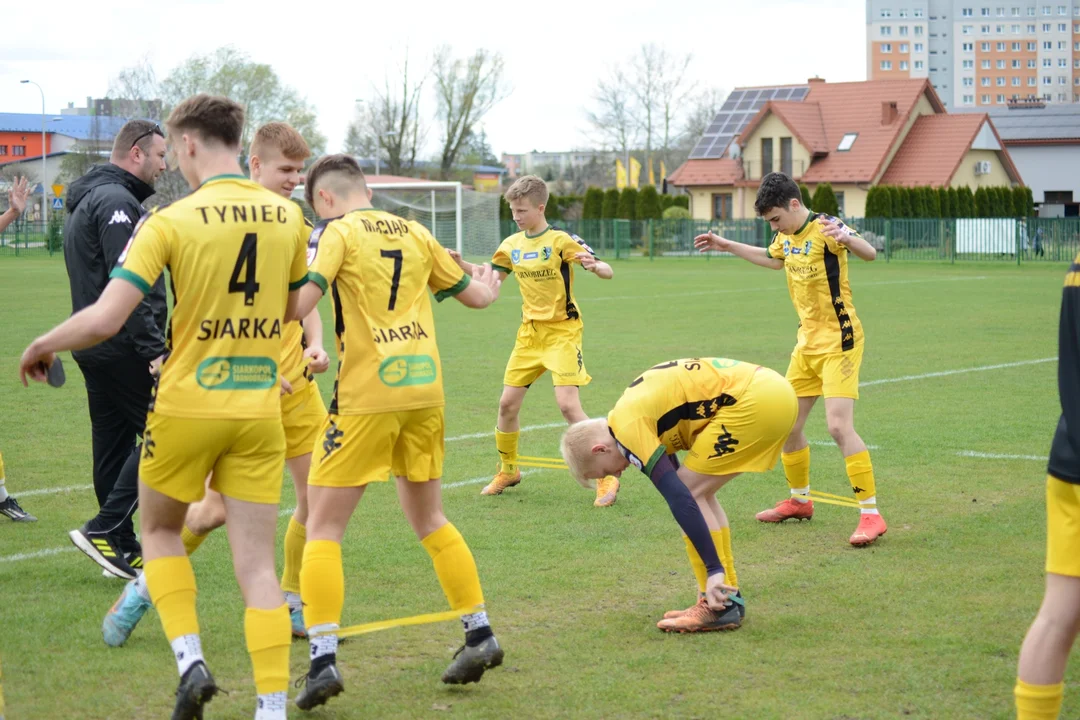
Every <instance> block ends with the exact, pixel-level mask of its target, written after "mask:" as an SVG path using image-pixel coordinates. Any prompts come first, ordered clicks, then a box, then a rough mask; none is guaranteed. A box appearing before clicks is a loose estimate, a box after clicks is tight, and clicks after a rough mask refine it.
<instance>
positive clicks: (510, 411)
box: [499, 395, 521, 417]
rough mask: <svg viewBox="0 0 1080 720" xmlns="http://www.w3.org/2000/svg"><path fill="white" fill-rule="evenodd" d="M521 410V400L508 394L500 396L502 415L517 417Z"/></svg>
mask: <svg viewBox="0 0 1080 720" xmlns="http://www.w3.org/2000/svg"><path fill="white" fill-rule="evenodd" d="M519 410H521V400H519V399H518V398H515V397H507V396H506V395H503V396H502V397H501V398H499V416H500V417H517V414H518V411H519Z"/></svg>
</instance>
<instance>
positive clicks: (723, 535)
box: [712, 527, 739, 587]
mask: <svg viewBox="0 0 1080 720" xmlns="http://www.w3.org/2000/svg"><path fill="white" fill-rule="evenodd" d="M712 536H713V543H715V544H716V552H718V553H719V554H720V562H722V563H724V572H725V573H726V575H727V578H726V580H727V584H728V585H734V586H735V587H739V576H738V575H736V574H735V556H734V555H733V554H732V552H731V528H729V527H722V528H720V529H719V530H714V531H713V534H712ZM721 548H723V549H721Z"/></svg>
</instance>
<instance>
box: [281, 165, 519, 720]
mask: <svg viewBox="0 0 1080 720" xmlns="http://www.w3.org/2000/svg"><path fill="white" fill-rule="evenodd" d="M305 193H306V197H307V201H308V204H310V205H311V206H312V207H313V208H314V209H315V212H316V213H318V215H319V217H321V218H324V219H326V220H325V221H324V222H322V223H320V224H318V225H317V226H316V227H315V231H314V233H312V244H313V246H314V248H315V255H314V258H313V259H312V260H311V263H310V266H309V278H310V280H311V282H310V283H309V284H308V285H305V286H304V287H303V289H302V290H301V291H300V302H299V306H298V308H297V312H298V313H301V314H303V313H304V312H306V311H307V310H308V309H310V308H312V307H314V306H315V304H316V303H317V302H318V301H319V298H320V297H322V295H323V293H325V292H327V291H332V292H333V294H334V297H335V314H336V316H337V317H336V322H335V327H336V328H337V332H338V335H339V338H338V347H339V349H342V358H341V365H340V366H339V369H338V377H337V382H336V383H335V386H334V398H333V400H332V401H331V403H330V413H329V415H328V416H327V418H326V422H325V424H324V426H323V433H322V435H323V441H322V443H321V444H319V445H317V446H316V452H315V456H314V458H313V460H312V466H311V475H310V477H309V478H308V507H309V515H308V531H307V538H308V541H307V545H305V546H304V563H303V566H302V568H301V570H300V587H301V594H302V595H303V597H304V620H305V622H306V624H307V630H308V635H309V636H310V638H311V668H310V670H309V671H308V674H307V676H306V678H305V681H306V685H305V688H304V690H303V691H302V692H301V693H300V695H299V696H298V697H297V698H296V704H297V705H298V706H299V707H300V708H302V709H304V710H309V709H311V708H312V707H315V706H317V705H321V704H323V703H325V702H326V701H327V700H328V699H329V698H331V697H333V696H334V695H337V694H338V693H340V692H342V690H343V689H344V684H343V680H342V677H341V674H340V673H339V672H338V669H337V666H336V657H337V656H336V653H337V641H338V638H337V635H336V634H335V632H336V630H337V629H338V628H339V627H340V622H341V610H342V606H343V604H344V601H345V577H344V569H343V568H342V562H341V541H342V537H343V536H344V534H345V527H346V526H347V525H348V522H349V518H350V517H351V516H352V514H353V511H354V509H355V508H356V505H357V503H358V502H359V501H360V498H361V497H362V496H363V494H364V489H365V488H366V487H367V485H368V483H371V482H380V481H386V480H388V479H389V477H390V475H391V474H393V476H394V477H395V478H396V482H397V491H398V499H399V501H400V502H401V507H402V510H403V511H404V512H405V517H406V518H407V519H408V521H409V524H410V525H411V526H412V528H413V531H414V532H415V533H416V536H417V538H419V539H420V541H421V543H422V544H423V546H424V549H425V550H427V551H428V553H429V554H430V555H431V559H432V562H433V564H434V566H435V573H436V575H437V576H438V578H439V582H440V584H441V585H442V588H443V592H444V593H445V594H446V598H447V600H448V601H449V603H450V606H451V607H452V608H453V609H455V610H461V611H462V612H463V613H466V614H464V615H463V616H462V619H463V622H464V623H465V630H466V644H465V647H464V648H462V650H461V651H459V653H458V654H457V655H456V656H455V660H454V662H453V664H452V665H451V666H450V667H449V668H448V669H447V671H446V672H445V673H444V674H443V678H442V679H443V682H446V683H467V682H475V681H478V680H479V679H480V676H481V675H483V673H484V670H485V669H487V668H490V667H495V666H496V665H499V664H500V663H502V658H503V651H502V649H501V648H500V647H499V644H498V642H496V640H495V636H494V635H493V634H492V632H491V627H490V625H489V623H488V620H487V615H486V613H485V612H484V611H483V607H482V606H483V604H484V595H483V591H482V590H481V588H480V579H479V576H478V575H477V571H476V563H475V562H474V561H473V557H472V553H471V552H470V551H469V546H468V545H466V544H465V540H464V539H463V538H462V537H461V534H460V533H459V532H458V531H457V529H456V528H454V526H453V525H452V524H450V522H448V521H447V519H446V516H445V515H444V514H443V511H442V499H441V484H440V478H441V476H442V464H443V406H444V404H445V400H444V397H443V378H442V367H441V363H440V361H439V349H438V346H437V345H436V343H435V324H434V320H433V318H432V313H431V299H430V297H429V295H428V290H429V289H430V290H431V291H432V292H434V293H435V297H436V299H438V300H442V299H445V298H447V297H454V298H455V299H457V300H458V301H459V302H461V303H462V304H463V305H465V306H466V307H472V308H484V307H487V306H488V305H490V304H491V303H492V301H494V299H495V298H496V297H497V296H498V288H499V281H498V279H497V278H496V277H495V274H494V273H493V272H492V270H491V268H490V267H487V266H485V267H483V268H481V269H479V270H478V271H477V272H476V274H475V276H474V278H473V280H472V282H470V278H469V277H468V276H466V275H465V274H464V273H463V272H462V271H461V269H460V268H459V267H458V266H457V265H455V264H454V262H453V261H452V260H451V258H450V256H449V255H448V254H447V253H446V251H445V250H444V249H443V248H442V247H441V246H440V245H439V244H438V242H437V241H436V240H435V238H434V237H432V235H431V233H429V232H428V231H427V230H426V229H425V228H424V227H423V226H422V225H420V224H418V223H415V222H411V221H408V220H404V219H402V218H399V217H397V216H395V215H391V214H390V213H387V212H383V211H381V210H376V209H374V208H373V207H372V206H371V201H370V200H371V191H370V190H369V189H368V187H367V183H366V181H365V179H364V173H363V172H362V171H361V170H360V166H359V165H357V163H356V161H355V160H354V159H353V158H352V157H350V156H348V155H329V156H326V157H324V158H321V159H320V160H318V161H317V162H316V163H315V164H314V165H312V166H311V168H310V169H309V170H308V172H307V180H306V185H305ZM330 218H333V219H330Z"/></svg>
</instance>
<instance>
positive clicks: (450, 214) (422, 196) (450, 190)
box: [293, 181, 502, 257]
mask: <svg viewBox="0 0 1080 720" xmlns="http://www.w3.org/2000/svg"><path fill="white" fill-rule="evenodd" d="M368 187H370V188H371V191H372V195H371V204H372V205H374V206H375V207H377V208H379V209H380V210H386V211H387V212H391V213H394V214H395V215H398V216H399V217H403V218H405V219H407V220H415V221H416V222H418V223H420V224H421V225H423V226H424V227H426V228H427V229H428V230H430V231H431V234H432V235H434V236H435V239H436V240H438V241H439V244H441V245H442V246H443V247H448V248H454V249H456V250H457V251H458V252H460V253H462V254H463V255H466V256H470V255H479V256H487V257H490V256H491V254H492V253H493V252H495V248H497V247H498V246H499V242H501V241H502V238H501V237H500V236H499V196H498V195H497V194H496V193H482V192H476V191H474V190H466V189H465V188H463V187H462V185H461V183H459V182H426V181H418V182H401V183H371V184H370V185H369V186H368ZM303 194H304V190H303V186H300V187H298V188H296V190H294V191H293V198H294V199H299V200H301V201H302V199H303ZM302 204H303V203H302ZM304 212H305V213H310V208H308V207H307V206H306V205H305V206H304Z"/></svg>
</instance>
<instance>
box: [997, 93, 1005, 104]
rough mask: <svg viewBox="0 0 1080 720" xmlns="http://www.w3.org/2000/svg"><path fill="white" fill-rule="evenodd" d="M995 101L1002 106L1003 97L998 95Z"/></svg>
mask: <svg viewBox="0 0 1080 720" xmlns="http://www.w3.org/2000/svg"><path fill="white" fill-rule="evenodd" d="M997 101H998V104H999V105H1002V104H1004V103H1005V96H1004V95H998V96H997Z"/></svg>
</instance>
